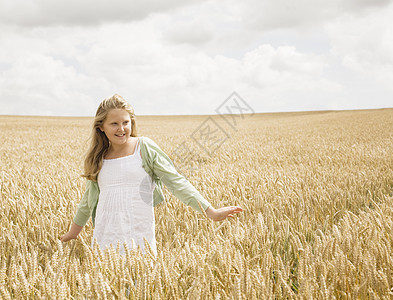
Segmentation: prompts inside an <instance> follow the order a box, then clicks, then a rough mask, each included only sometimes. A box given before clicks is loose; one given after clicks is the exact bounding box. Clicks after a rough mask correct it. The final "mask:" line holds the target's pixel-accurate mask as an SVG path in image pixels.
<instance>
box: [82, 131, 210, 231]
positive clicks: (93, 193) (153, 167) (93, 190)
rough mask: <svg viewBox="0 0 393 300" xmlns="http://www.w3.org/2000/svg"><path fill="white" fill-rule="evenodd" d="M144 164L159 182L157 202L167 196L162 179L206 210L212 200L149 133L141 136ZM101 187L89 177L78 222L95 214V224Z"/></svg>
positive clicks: (182, 197)
mask: <svg viewBox="0 0 393 300" xmlns="http://www.w3.org/2000/svg"><path fill="white" fill-rule="evenodd" d="M139 143H140V149H141V156H142V167H143V169H144V170H145V171H146V172H147V173H148V174H149V175H150V176H151V177H152V179H153V182H154V183H155V189H154V192H153V206H156V205H157V204H159V203H161V202H162V201H164V200H165V197H164V194H163V192H162V182H163V183H164V184H165V185H166V186H167V187H168V188H169V190H170V191H171V192H172V194H173V195H175V197H177V198H178V199H180V200H181V201H182V202H184V203H185V204H186V205H189V206H191V207H192V208H193V209H195V210H197V211H199V212H202V211H201V209H200V207H199V204H200V205H201V207H202V208H203V210H206V209H207V208H208V207H209V206H210V203H209V202H208V201H207V200H205V199H204V198H203V197H202V196H201V194H200V193H199V192H198V191H197V190H196V189H195V187H194V186H193V185H192V184H191V183H190V182H189V181H188V180H187V179H186V178H185V177H184V176H183V175H181V174H180V173H179V172H178V171H177V170H176V169H175V166H174V165H173V163H172V161H171V160H170V158H169V157H168V155H166V154H165V153H164V151H162V150H161V149H160V147H158V145H157V144H156V143H155V142H154V141H152V140H151V139H149V138H148V137H143V136H142V137H139ZM99 194H100V189H99V187H98V183H97V182H96V181H92V180H88V181H87V184H86V191H85V193H84V195H83V197H82V200H81V201H80V203H79V205H78V209H77V212H76V215H75V217H74V222H75V224H77V225H79V226H84V225H85V224H86V223H87V221H88V220H89V218H90V217H92V220H93V225H94V220H95V215H96V209H97V203H98V198H99Z"/></svg>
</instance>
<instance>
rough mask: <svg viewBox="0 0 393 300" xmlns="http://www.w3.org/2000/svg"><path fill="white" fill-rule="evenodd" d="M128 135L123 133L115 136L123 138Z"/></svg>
mask: <svg viewBox="0 0 393 300" xmlns="http://www.w3.org/2000/svg"><path fill="white" fill-rule="evenodd" d="M125 135H126V134H125V133H122V134H115V136H117V137H123V136H125Z"/></svg>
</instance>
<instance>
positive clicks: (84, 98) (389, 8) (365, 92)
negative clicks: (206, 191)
mask: <svg viewBox="0 0 393 300" xmlns="http://www.w3.org/2000/svg"><path fill="white" fill-rule="evenodd" d="M234 91H236V92H237V93H238V94H239V95H240V96H241V98H242V99H243V101H245V102H246V103H247V105H248V106H249V107H251V108H252V109H253V111H254V112H279V111H310V110H342V109H345V110H346V109H368V108H384V107H393V0H329V1H326V0H296V1H294V0H276V1H268V0H242V1H235V0H221V1H219V0H206V1H196V0H166V1H161V0H134V1H125V0H112V1H103V0H94V1H93V0H84V1H77V0H68V1H53V0H0V115H42V116H94V114H95V111H96V109H97V107H98V105H99V103H100V102H101V101H102V100H103V99H105V98H106V97H108V96H110V95H112V94H115V93H117V94H120V95H121V96H123V97H124V98H125V99H126V100H127V101H128V102H129V103H130V104H131V105H132V106H133V107H134V109H135V113H136V115H179V114H186V115H194V114H214V113H215V111H216V109H217V108H218V107H219V106H220V105H221V104H222V103H223V102H224V101H225V100H226V99H227V97H228V96H230V95H231V94H232V92H234Z"/></svg>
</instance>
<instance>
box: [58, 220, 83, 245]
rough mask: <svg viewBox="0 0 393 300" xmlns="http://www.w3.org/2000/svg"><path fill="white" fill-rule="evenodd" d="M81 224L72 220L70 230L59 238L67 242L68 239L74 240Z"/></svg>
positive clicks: (80, 228) (80, 229) (81, 227)
mask: <svg viewBox="0 0 393 300" xmlns="http://www.w3.org/2000/svg"><path fill="white" fill-rule="evenodd" d="M82 229H83V226H79V225H77V224H75V223H74V222H72V225H71V228H70V231H68V232H67V233H66V234H65V235H63V236H62V237H61V238H60V241H62V242H63V243H64V242H68V241H69V240H74V239H76V238H77V237H78V234H79V233H80V232H81V231H82Z"/></svg>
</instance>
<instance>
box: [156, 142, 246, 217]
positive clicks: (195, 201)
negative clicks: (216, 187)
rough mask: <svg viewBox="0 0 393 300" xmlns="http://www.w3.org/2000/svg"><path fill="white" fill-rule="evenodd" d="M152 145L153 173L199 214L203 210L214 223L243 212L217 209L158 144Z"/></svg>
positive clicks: (223, 208) (238, 208) (231, 208)
mask: <svg viewBox="0 0 393 300" xmlns="http://www.w3.org/2000/svg"><path fill="white" fill-rule="evenodd" d="M152 144H153V147H152V148H151V150H153V151H154V152H155V153H154V154H153V155H152V156H153V157H154V170H153V172H154V173H155V174H156V175H157V176H158V177H159V178H160V179H161V180H162V182H163V183H164V184H165V185H166V186H167V187H168V188H169V190H170V191H171V192H172V194H174V195H175V197H177V198H178V199H179V200H181V201H182V202H184V203H185V204H186V205H189V206H191V207H192V208H194V209H195V210H197V211H199V212H202V211H201V208H202V209H203V211H204V212H205V213H206V215H207V217H208V218H210V219H212V220H213V221H222V220H224V219H226V218H228V217H230V218H231V217H233V216H234V215H235V214H237V213H240V212H242V211H243V209H242V208H241V207H239V206H227V207H222V208H218V209H215V208H214V207H213V206H212V205H211V204H210V203H209V202H208V201H207V200H206V199H204V198H203V197H202V196H201V194H200V193H199V192H198V191H197V190H196V189H195V187H194V186H193V185H192V184H191V183H190V182H189V181H188V180H187V179H186V178H185V177H184V176H183V175H181V174H180V173H179V172H178V171H177V170H176V168H175V166H174V165H173V162H172V161H171V159H170V158H169V157H168V155H166V153H165V152H163V151H162V150H161V149H160V148H159V147H158V145H157V144H155V143H152Z"/></svg>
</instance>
